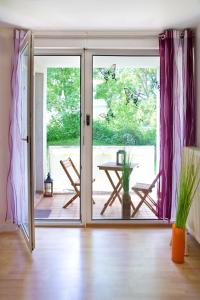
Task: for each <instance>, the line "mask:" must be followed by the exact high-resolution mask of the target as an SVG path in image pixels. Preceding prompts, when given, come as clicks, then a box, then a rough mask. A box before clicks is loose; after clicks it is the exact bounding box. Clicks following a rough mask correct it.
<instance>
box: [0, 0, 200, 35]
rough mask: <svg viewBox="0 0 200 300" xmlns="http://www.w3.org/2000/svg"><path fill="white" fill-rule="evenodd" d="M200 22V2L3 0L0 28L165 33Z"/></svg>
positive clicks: (184, 0)
mask: <svg viewBox="0 0 200 300" xmlns="http://www.w3.org/2000/svg"><path fill="white" fill-rule="evenodd" d="M198 23H200V0H56V1H55V0H0V25H8V24H10V25H15V26H20V27H24V28H30V29H33V30H69V31H72V30H86V31H87V30H88V31H89V30H90V31H91V30H145V31H146V30H149V31H150V30H162V29H164V28H170V27H174V28H179V27H194V26H196V25H197V24H198Z"/></svg>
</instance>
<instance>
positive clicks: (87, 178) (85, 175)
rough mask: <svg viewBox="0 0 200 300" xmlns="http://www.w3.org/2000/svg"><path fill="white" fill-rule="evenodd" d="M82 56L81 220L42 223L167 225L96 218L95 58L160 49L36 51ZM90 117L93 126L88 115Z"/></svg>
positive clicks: (38, 52) (148, 53)
mask: <svg viewBox="0 0 200 300" xmlns="http://www.w3.org/2000/svg"><path fill="white" fill-rule="evenodd" d="M40 55H44V56H45V55H52V56H54V55H55V56H59V55H60V56H65V55H66V56H67V55H72V56H76V55H77V56H80V57H81V143H80V147H81V148H80V152H81V199H80V204H81V205H80V207H81V220H80V221H77V220H74V221H68V220H58V221H56V222H55V221H42V222H39V223H38V222H36V224H37V225H39V226H40V225H42V226H46V225H48V226H80V225H82V226H84V225H86V224H130V223H136V224H137V223H155V222H156V223H163V221H159V220H134V219H133V220H120V219H119V220H112V219H110V220H109V219H106V220H103V219H102V220H98V219H95V220H93V219H92V200H91V199H92V198H91V196H92V154H93V153H92V151H93V150H92V115H93V112H92V104H93V56H94V55H108V56H109V55H110V56H115V55H116V56H158V55H159V52H158V49H144V50H140V49H131V50H127V49H120V50H116V49H113V50H112V49H109V50H105V49H48V48H44V49H42V48H41V49H36V50H35V56H40ZM87 115H89V116H90V125H87V124H86V116H87Z"/></svg>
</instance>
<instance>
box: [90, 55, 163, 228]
mask: <svg viewBox="0 0 200 300" xmlns="http://www.w3.org/2000/svg"><path fill="white" fill-rule="evenodd" d="M86 66H87V67H88V69H87V71H86V74H85V89H86V115H85V125H86V128H85V131H86V152H87V155H89V157H90V158H91V159H90V161H89V159H88V160H87V164H86V166H85V169H86V172H87V174H91V178H90V182H88V188H87V199H89V202H90V203H88V206H87V221H88V222H121V221H123V222H130V221H131V220H133V219H137V220H138V219H143V220H144V219H156V216H155V214H153V213H152V211H151V210H150V209H149V208H148V207H147V206H146V205H145V203H144V205H142V206H141V208H140V209H139V210H138V211H137V214H133V212H134V208H135V207H137V205H138V204H139V201H140V199H138V198H137V196H136V195H135V194H134V193H133V192H132V190H131V187H132V186H133V185H134V184H135V183H136V182H146V183H150V182H152V179H153V178H154V177H155V175H156V164H157V148H156V145H157V128H158V114H157V111H158V109H157V108H158V104H159V82H158V78H159V76H158V75H159V57H158V56H156V55H140V54H137V55H133V54H132V53H131V52H130V51H124V52H123V51H111V50H110V51H101V50H99V51H98V50H96V51H92V50H91V51H89V50H88V51H87V53H86ZM124 153H125V155H126V157H129V159H130V161H131V175H130V196H131V200H132V207H131V214H130V218H129V219H128V220H127V219H126V220H123V217H122V194H123V188H122V165H121V163H122V161H121V162H120V161H119V160H120V155H124ZM122 160H123V159H122Z"/></svg>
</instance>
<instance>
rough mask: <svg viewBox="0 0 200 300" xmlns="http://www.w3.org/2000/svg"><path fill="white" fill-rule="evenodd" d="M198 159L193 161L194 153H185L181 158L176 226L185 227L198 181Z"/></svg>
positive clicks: (199, 162) (199, 178) (199, 177)
mask: <svg viewBox="0 0 200 300" xmlns="http://www.w3.org/2000/svg"><path fill="white" fill-rule="evenodd" d="M199 167H200V159H199V158H198V159H197V161H196V163H195V162H194V153H193V154H192V155H191V156H189V153H188V152H187V153H185V155H184V157H183V159H182V165H181V173H180V179H179V189H178V198H177V211H176V227H178V228H185V226H186V221H187V217H188V214H189V211H190V207H191V205H192V201H193V199H194V196H195V194H196V191H197V188H198V186H199V183H200V168H199Z"/></svg>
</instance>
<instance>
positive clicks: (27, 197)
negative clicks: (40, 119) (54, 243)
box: [19, 33, 35, 251]
mask: <svg viewBox="0 0 200 300" xmlns="http://www.w3.org/2000/svg"><path fill="white" fill-rule="evenodd" d="M31 39H32V37H31V33H28V34H27V35H26V38H25V40H24V42H23V45H22V47H21V49H20V65H19V72H20V82H19V86H20V100H21V101H20V104H21V105H20V107H19V109H20V111H21V120H20V124H19V126H20V127H21V130H20V132H21V143H22V153H21V156H22V157H23V159H22V163H23V166H21V168H22V170H23V171H24V172H23V174H21V176H22V177H23V186H22V187H21V188H22V191H23V192H22V195H23V199H22V201H21V216H22V217H21V224H20V228H21V231H22V232H23V235H24V237H25V240H26V242H27V244H28V247H29V249H30V250H31V251H32V250H33V249H34V244H35V241H34V218H33V189H34V187H33V182H34V181H33V176H34V174H33V169H32V160H33V158H32V143H31V141H32V124H31V123H32V120H33V119H32V86H31V85H32V84H33V80H32V46H31V44H32V40H31Z"/></svg>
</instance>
